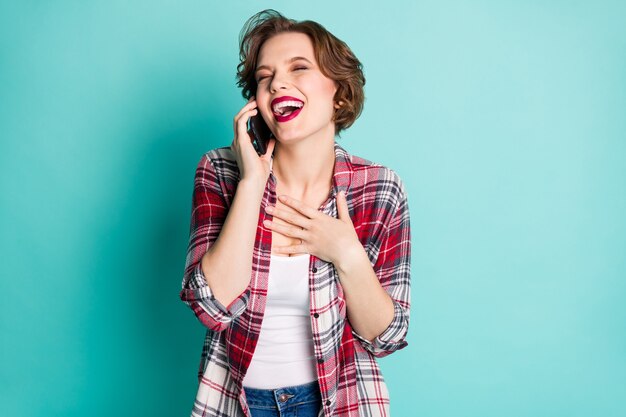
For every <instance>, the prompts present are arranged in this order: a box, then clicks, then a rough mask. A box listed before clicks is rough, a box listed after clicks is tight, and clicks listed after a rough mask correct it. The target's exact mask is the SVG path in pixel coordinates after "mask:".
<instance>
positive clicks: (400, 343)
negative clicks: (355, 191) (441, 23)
mask: <svg viewBox="0 0 626 417" xmlns="http://www.w3.org/2000/svg"><path fill="white" fill-rule="evenodd" d="M399 188H400V197H399V199H398V201H397V203H396V205H395V208H394V209H393V211H392V214H391V216H390V217H389V221H388V224H387V230H386V233H385V234H384V237H383V240H382V243H381V246H380V252H379V255H378V259H377V260H376V263H375V265H374V271H375V272H376V276H377V277H378V280H379V281H380V284H381V285H382V287H383V288H384V289H385V291H387V293H388V294H389V296H390V297H391V299H392V300H393V305H394V314H393V319H392V321H391V323H390V324H389V326H388V327H387V328H386V329H385V330H384V331H383V332H382V333H381V334H379V335H378V336H377V337H376V338H375V339H374V340H373V341H371V342H370V341H369V340H367V339H365V338H364V337H362V336H361V335H359V334H358V333H356V331H354V329H353V330H352V334H353V335H354V336H355V337H356V338H357V339H358V340H359V341H360V342H361V344H362V345H363V347H364V348H365V349H366V350H367V351H369V352H370V353H372V354H373V355H374V356H376V357H379V358H381V357H384V356H387V355H389V354H391V353H393V352H395V351H396V350H400V349H402V348H404V347H405V346H407V345H408V342H407V341H406V335H407V332H408V330H409V311H410V305H411V288H410V284H411V228H410V218H409V205H408V200H407V195H406V193H405V191H404V186H403V184H402V182H401V181H399Z"/></svg>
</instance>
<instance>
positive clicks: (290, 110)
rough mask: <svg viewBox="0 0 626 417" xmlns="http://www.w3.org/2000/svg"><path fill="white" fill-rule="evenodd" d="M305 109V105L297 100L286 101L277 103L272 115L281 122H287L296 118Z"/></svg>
mask: <svg viewBox="0 0 626 417" xmlns="http://www.w3.org/2000/svg"><path fill="white" fill-rule="evenodd" d="M302 107H304V103H303V102H301V101H295V100H286V101H281V102H279V103H276V104H275V105H274V106H273V107H272V113H274V117H275V118H276V120H278V121H279V122H286V121H288V120H291V119H293V118H294V117H296V116H297V115H298V114H299V113H300V111H301V110H302Z"/></svg>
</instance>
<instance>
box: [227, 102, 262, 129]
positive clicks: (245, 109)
mask: <svg viewBox="0 0 626 417" xmlns="http://www.w3.org/2000/svg"><path fill="white" fill-rule="evenodd" d="M256 107H257V103H256V99H255V97H254V96H252V97H250V100H248V102H247V103H246V105H245V106H243V107H242V108H241V109H240V110H239V112H238V113H237V114H236V115H235V117H234V118H233V128H234V130H237V124H238V122H239V120H240V119H241V118H242V117H243V116H244V115H245V113H246V112H248V111H250V110H252V109H255V108H256ZM246 122H247V119H246Z"/></svg>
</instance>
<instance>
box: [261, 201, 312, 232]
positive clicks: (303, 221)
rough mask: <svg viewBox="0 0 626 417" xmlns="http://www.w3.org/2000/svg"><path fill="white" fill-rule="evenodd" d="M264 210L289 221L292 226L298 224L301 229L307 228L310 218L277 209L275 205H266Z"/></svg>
mask: <svg viewBox="0 0 626 417" xmlns="http://www.w3.org/2000/svg"><path fill="white" fill-rule="evenodd" d="M265 211H266V212H268V213H269V214H271V215H272V217H277V218H279V219H281V220H284V221H286V222H289V223H291V224H292V225H294V226H298V227H300V228H302V229H308V228H309V226H310V224H311V220H310V219H309V218H308V217H305V216H303V215H302V214H300V213H294V212H292V211H286V210H281V209H277V208H276V207H272V206H267V207H266V208H265Z"/></svg>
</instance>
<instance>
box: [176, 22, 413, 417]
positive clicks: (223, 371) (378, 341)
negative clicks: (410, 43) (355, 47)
mask: <svg viewBox="0 0 626 417" xmlns="http://www.w3.org/2000/svg"><path fill="white" fill-rule="evenodd" d="M240 47H241V63H240V64H239V66H238V79H239V81H238V84H239V86H240V87H242V94H243V96H244V97H245V98H248V99H249V100H248V102H247V103H246V105H245V106H243V108H242V109H241V110H240V111H239V112H238V113H237V115H236V116H235V118H234V139H233V142H232V144H231V146H230V147H223V148H218V149H213V150H211V151H209V152H207V153H206V154H205V155H203V156H202V158H201V160H200V162H199V164H198V167H197V170H196V176H195V183H194V191H193V198H192V214H191V230H190V240H189V248H188V253H187V261H186V266H185V274H184V278H183V289H182V291H181V293H180V297H181V299H182V300H183V301H184V302H185V303H186V304H188V305H189V306H190V307H191V308H192V310H193V311H194V313H195V314H196V316H197V318H198V319H199V320H200V322H201V323H202V324H204V325H205V326H206V327H207V334H206V339H205V343H204V348H203V351H202V360H201V363H200V369H199V373H198V376H199V388H198V393H197V397H196V401H195V404H194V407H193V411H192V416H244V415H245V416H249V417H250V416H252V417H257V416H279V415H280V416H290V415H294V416H295V415H297V416H299V417H302V416H318V415H319V416H355V417H356V416H389V395H388V391H387V387H386V385H385V382H384V379H383V376H382V374H381V373H380V370H379V368H378V365H377V363H376V360H375V357H383V356H386V355H388V354H390V353H392V352H394V351H396V350H399V349H402V348H403V347H405V346H406V345H407V342H406V340H405V339H406V333H407V330H408V324H409V307H410V294H409V284H410V228H409V211H408V203H407V195H406V191H405V188H404V185H403V183H402V181H401V180H400V178H399V177H398V175H397V174H396V173H395V172H394V171H392V170H390V169H388V168H386V167H384V166H382V165H379V164H375V163H372V162H370V161H367V160H365V159H362V158H359V157H356V156H352V155H350V154H348V153H347V151H346V150H345V149H343V147H341V146H339V145H338V144H337V143H336V142H335V136H336V135H338V134H339V132H341V131H342V130H343V129H346V128H347V127H349V126H350V125H351V124H352V123H353V122H354V120H356V118H357V117H358V116H359V114H360V113H361V110H362V107H363V101H364V95H363V85H364V84H365V79H364V77H363V73H362V71H361V64H360V62H359V61H358V60H357V58H356V57H355V56H354V55H353V53H352V51H351V50H350V49H349V48H348V47H347V46H346V44H345V43H343V42H342V41H340V40H339V39H337V38H336V37H334V36H333V35H332V34H330V33H329V32H328V31H326V29H325V28H323V27H322V26H321V25H319V24H317V23H315V22H312V21H303V22H296V21H293V20H290V19H286V18H285V17H283V16H282V15H280V14H279V13H278V12H275V11H273V10H266V11H263V12H260V13H258V14H256V15H255V16H253V17H252V18H251V19H249V20H248V22H247V24H246V26H245V27H244V30H243V31H242V37H241V45H240ZM281 101H282V102H283V104H282V105H281V104H279V103H280V102H281ZM281 106H282V107H281ZM259 112H260V114H261V116H262V117H263V119H264V120H265V122H266V123H267V125H268V126H269V128H270V130H271V132H272V134H273V138H272V139H270V141H269V143H268V147H267V151H266V152H265V154H263V155H259V154H258V153H257V152H256V151H255V148H254V147H253V145H252V143H251V136H250V135H249V134H248V129H247V122H248V120H249V119H250V117H252V116H254V115H257V114H259ZM277 197H278V198H277Z"/></svg>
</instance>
